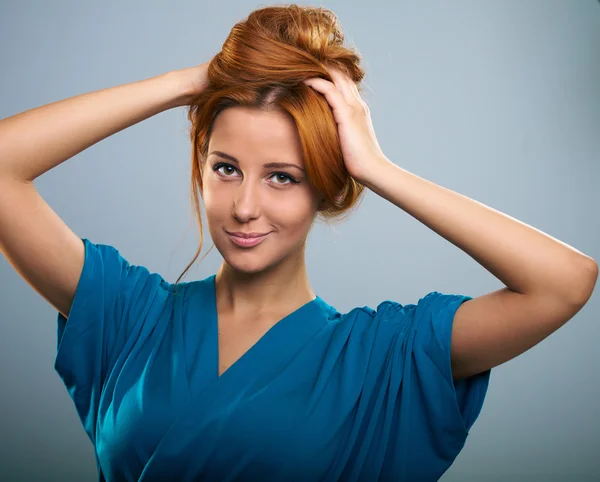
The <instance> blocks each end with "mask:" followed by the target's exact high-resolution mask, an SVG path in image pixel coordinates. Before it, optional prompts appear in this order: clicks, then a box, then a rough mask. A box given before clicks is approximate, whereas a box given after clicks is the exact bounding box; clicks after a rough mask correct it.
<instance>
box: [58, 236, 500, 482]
mask: <svg viewBox="0 0 600 482" xmlns="http://www.w3.org/2000/svg"><path fill="white" fill-rule="evenodd" d="M82 241H83V243H84V246H85V263H84V267H83V271H82V274H81V278H80V281H79V284H78V286H77V291H76V294H75V298H74V301H73V305H72V308H71V311H70V315H69V318H68V320H67V319H66V318H65V317H64V316H63V315H62V314H61V313H58V319H57V321H58V336H57V356H56V362H55V369H56V371H57V373H58V374H59V375H60V377H61V378H62V380H63V382H64V384H65V386H66V388H67V390H68V393H69V395H70V397H71V398H72V400H73V402H74V404H75V408H76V410H77V413H78V415H79V417H80V419H81V422H82V425H83V427H84V429H85V431H86V433H87V434H88V436H89V437H90V439H91V441H92V444H93V445H94V448H95V454H96V463H97V469H98V479H99V480H100V481H137V480H140V481H144V482H149V481H157V482H158V481H160V482H164V481H167V480H177V481H195V480H202V481H233V480H236V481H258V480H261V481H271V480H298V481H317V480H322V481H337V480H343V481H369V482H370V481H375V480H383V481H387V480H390V481H392V480H394V481H398V480H401V481H433V480H438V479H439V478H440V477H441V476H442V474H443V473H444V472H445V471H446V470H447V469H448V468H449V467H450V465H451V464H452V463H453V461H454V460H455V458H456V456H457V455H458V454H459V452H460V451H461V449H462V448H463V446H464V444H465V441H466V438H467V435H468V432H469V430H470V428H471V426H472V425H473V423H474V422H475V420H476V419H477V417H478V415H479V413H480V411H481V408H482V405H483V401H484V398H485V395H486V391H487V387H488V383H489V377H490V372H491V370H488V371H486V372H483V373H480V374H478V375H475V376H472V377H470V378H467V379H462V380H459V381H456V382H455V381H453V379H452V374H451V366H450V337H451V328H452V322H453V317H454V313H455V312H456V309H457V308H458V307H459V305H460V304H461V303H463V302H464V301H466V300H469V299H471V298H470V297H468V296H463V295H454V294H442V293H439V292H437V291H433V292H431V293H429V294H427V295H426V296H424V297H423V298H421V299H419V300H418V302H417V303H416V304H407V305H402V304H400V303H398V302H394V301H383V302H381V303H380V304H379V305H378V306H377V309H376V310H374V309H371V308H369V307H366V306H363V307H356V308H353V309H352V310H351V311H349V312H348V313H345V314H341V313H339V312H338V311H337V310H336V309H335V308H334V307H333V306H330V305H329V304H327V303H326V302H325V301H324V300H323V299H322V298H321V297H319V296H317V297H316V298H315V299H314V300H312V301H310V302H308V303H306V304H305V305H303V306H302V307H300V308H298V309H297V310H296V311H294V312H293V313H291V314H289V315H288V316H286V317H285V318H283V319H282V320H281V321H279V322H278V323H277V324H276V325H274V326H273V327H272V328H271V329H270V330H269V331H268V332H267V333H266V334H265V335H264V336H263V337H262V338H261V339H260V340H259V341H258V342H257V343H256V344H255V345H254V346H253V347H251V348H250V349H249V350H248V351H247V352H246V353H245V354H244V355H243V356H242V357H241V358H240V359H239V360H238V361H237V362H236V363H234V364H233V365H232V366H231V367H230V368H229V369H228V370H227V371H226V372H225V373H223V374H222V375H221V376H220V377H219V376H218V338H217V317H216V298H215V283H214V281H215V275H212V276H209V277H208V278H206V279H203V280H200V281H193V282H188V283H182V284H180V285H179V288H178V289H177V291H175V289H174V284H171V283H168V282H167V281H165V280H164V279H163V278H162V277H161V276H160V275H158V274H156V273H150V272H149V271H148V269H147V268H145V267H143V266H136V265H131V264H129V262H128V261H127V260H126V259H125V258H123V257H122V256H121V255H120V253H119V251H118V250H117V249H115V248H114V247H112V246H110V245H105V244H93V243H91V242H90V241H89V240H88V239H85V238H82Z"/></svg>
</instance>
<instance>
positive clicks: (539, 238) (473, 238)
mask: <svg viewBox="0 0 600 482" xmlns="http://www.w3.org/2000/svg"><path fill="white" fill-rule="evenodd" d="M379 166H380V168H379V169H376V170H375V172H372V173H370V174H369V177H368V179H365V180H363V181H362V182H363V183H364V184H365V185H366V186H367V187H369V188H370V189H371V190H372V191H374V192H376V193H377V194H379V195H380V196H382V197H383V198H385V199H387V200H388V201H390V202H392V203H393V204H395V205H396V206H398V207H399V208H401V209H402V210H404V211H406V212H407V213H408V214H410V215H411V216H413V217H414V218H416V219H418V220H419V221H421V222H422V223H423V224H425V225H426V226H428V227H429V228H431V229H432V230H433V231H435V232H436V233H437V234H439V235H441V236H442V237H444V238H445V239H447V240H448V241H450V242H451V243H452V244H454V245H455V246H457V247H458V248H460V249H462V250H463V251H465V252H466V253H467V254H468V255H469V256H471V257H472V258H473V259H474V260H475V261H477V262H478V263H479V264H481V265H482V266H483V267H484V268H486V269H487V270H488V271H489V272H490V273H492V274H493V275H494V276H495V277H497V278H498V279H499V280H500V281H502V282H503V283H504V284H505V285H506V287H507V288H509V289H511V290H513V291H516V292H519V293H523V294H544V295H548V294H553V295H557V296H565V297H568V299H570V300H576V301H583V302H585V301H587V299H588V298H589V296H590V295H591V292H592V290H593V288H594V284H595V282H596V279H597V276H598V266H597V264H596V263H595V262H594V260H593V259H592V258H590V257H589V256H587V255H584V254H583V253H581V252H579V251H577V250H576V249H575V248H572V247H570V246H568V245H566V244H565V243H563V242H561V241H558V240H556V239H554V238H552V237H551V236H549V235H547V234H545V233H543V232H541V231H539V230H537V229H535V228H533V227H531V226H528V225H527V224H525V223H523V222H521V221H518V220H516V219H514V218H512V217H510V216H508V215H506V214H503V213H501V212H499V211H496V210H494V209H492V208H490V207H488V206H485V205H484V204H481V203H479V202H477V201H474V200H472V199H470V198H468V197H466V196H463V195H461V194H459V193H457V192H454V191H451V190H449V189H446V188H444V187H442V186H439V185H437V184H435V183H433V182H431V181H428V180H426V179H423V178H421V177H419V176H416V175H414V174H412V173H410V172H408V171H406V170H404V169H402V168H400V167H398V166H396V165H395V164H393V163H391V162H389V161H387V160H384V161H383V162H381V163H380V164H379Z"/></svg>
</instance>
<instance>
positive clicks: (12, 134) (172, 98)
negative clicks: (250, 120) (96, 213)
mask: <svg viewBox="0 0 600 482" xmlns="http://www.w3.org/2000/svg"><path fill="white" fill-rule="evenodd" d="M198 74H202V70H198V68H193V67H192V68H189V69H183V70H178V71H173V72H168V73H166V74H162V75H159V76H156V77H152V78H150V79H146V80H142V81H138V82H134V83H131V84H126V85H121V86H117V87H112V88H108V89H104V90H100V91H96V92H92V93H88V94H83V95H79V96H76V97H72V98H69V99H66V100H62V101H59V102H54V103H52V104H48V105H44V106H42V107H37V108H35V109H32V110H28V111H26V112H23V113H20V114H17V115H14V116H12V117H9V118H6V119H3V120H1V121H0V253H2V255H3V256H4V257H5V258H6V259H7V260H8V262H9V263H10V264H11V266H12V267H13V268H14V269H15V271H16V272H17V273H18V274H19V275H21V277H22V278H23V279H24V280H25V281H27V283H28V284H29V285H30V286H31V287H32V288H33V289H34V290H35V291H36V292H38V293H39V294H40V295H41V296H42V297H43V298H45V299H46V301H48V302H49V303H50V304H51V305H52V306H54V307H55V308H56V309H57V310H58V311H59V312H61V313H62V314H63V315H64V316H65V317H68V316H69V311H70V309H71V305H72V302H73V300H74V298H75V293H76V290H77V286H78V283H79V279H80V276H81V272H82V270H83V266H84V260H85V252H84V245H83V243H82V241H81V239H80V237H79V236H77V235H76V234H75V233H74V232H73V231H71V229H69V227H68V226H67V225H66V224H65V223H64V222H63V221H62V219H61V218H60V217H59V216H58V215H57V214H56V213H55V212H54V211H53V210H52V209H51V208H50V206H49V205H48V204H47V203H46V202H45V201H44V199H43V198H42V197H41V196H40V194H39V193H38V191H37V189H36V188H35V186H34V183H33V180H34V179H35V178H37V177H38V176H40V175H42V174H43V173H45V172H46V171H49V170H50V169H52V168H54V167H56V166H58V165H59V164H61V163H62V162H64V161H65V160H66V159H69V158H70V157H73V156H74V155H76V154H77V153H79V152H81V151H83V150H84V149H86V148H88V147H90V146H91V145H93V144H95V143H97V142H99V141H100V140H102V139H104V138H106V137H108V136H110V135H112V134H114V133H116V132H118V131H120V130H123V129H125V128H126V127H129V126H131V125H133V124H135V123H137V122H140V121H142V120H144V119H146V118H149V117H151V116H152V115H154V114H157V113H159V112H161V111H164V110H167V109H170V108H172V107H177V106H183V105H185V104H186V103H187V101H188V99H189V97H190V96H191V95H194V92H193V89H194V88H197V87H198V85H199V84H201V82H200V81H199V79H200V77H198ZM191 76H192V77H191Z"/></svg>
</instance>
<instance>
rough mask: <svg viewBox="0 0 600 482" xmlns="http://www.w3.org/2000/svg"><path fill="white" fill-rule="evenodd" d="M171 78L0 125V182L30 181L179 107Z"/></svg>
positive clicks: (85, 97) (176, 83) (81, 98)
mask: <svg viewBox="0 0 600 482" xmlns="http://www.w3.org/2000/svg"><path fill="white" fill-rule="evenodd" d="M184 98H185V93H184V92H182V82H181V81H180V79H179V78H178V77H177V75H176V74H174V73H173V72H168V73H165V74H161V75H158V76H156V77H151V78H149V79H145V80H141V81H137V82H133V83H129V84H124V85H119V86H116V87H111V88H107V89H103V90H99V91H95V92H90V93H87V94H81V95H78V96H75V97H71V98H68V99H65V100H61V101H57V102H53V103H50V104H47V105H44V106H41V107H36V108H34V109H30V110H28V111H25V112H22V113H19V114H16V115H13V116H11V117H8V118H5V119H2V120H0V176H9V177H13V178H17V179H20V180H28V181H33V180H34V179H35V178H37V177H38V176H41V175H42V174H43V173H45V172H47V171H49V170H50V169H52V168H54V167H56V166H58V165H59V164H61V163H62V162H64V161H65V160H67V159H69V158H71V157H73V156H75V155H76V154H78V153H79V152H81V151H83V150H85V149H87V148H88V147H90V146H92V145H94V144H96V143H97V142H99V141H101V140H102V139H105V138H107V137H109V136H111V135H112V134H115V133H116V132H119V131H121V130H123V129H125V128H127V127H130V126H132V125H134V124H136V123H138V122H141V121H142V120H144V119H147V118H149V117H151V116H153V115H155V114H158V113H159V112H162V111H164V110H167V109H170V108H173V107H177V106H179V105H184V101H183V99H184Z"/></svg>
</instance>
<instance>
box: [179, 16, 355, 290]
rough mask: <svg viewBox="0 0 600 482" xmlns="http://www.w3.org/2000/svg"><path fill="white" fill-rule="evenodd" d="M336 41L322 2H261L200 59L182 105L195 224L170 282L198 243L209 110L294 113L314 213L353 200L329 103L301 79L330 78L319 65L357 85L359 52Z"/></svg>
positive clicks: (334, 211)
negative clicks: (316, 205)
mask: <svg viewBox="0 0 600 482" xmlns="http://www.w3.org/2000/svg"><path fill="white" fill-rule="evenodd" d="M343 42H344V35H343V33H342V29H341V26H340V25H339V23H338V19H337V17H336V16H335V14H334V13H333V12H331V11H330V10H328V9H325V8H323V7H318V8H317V7H307V6H298V5H280V6H275V7H266V8H261V9H258V10H254V11H253V12H252V13H251V14H250V15H249V16H248V17H247V18H246V19H245V20H243V21H241V22H239V23H237V24H236V25H235V26H234V27H233V28H232V30H231V32H230V34H229V36H228V37H227V39H226V40H225V42H224V44H223V47H222V50H221V51H220V52H219V53H218V54H217V55H215V57H214V58H213V59H212V60H211V62H210V64H209V66H208V81H209V82H208V87H207V88H206V89H204V91H203V92H202V93H201V94H199V95H198V96H197V97H196V98H194V99H193V101H192V102H191V103H190V104H191V105H190V107H189V112H188V119H189V120H190V123H191V125H190V139H191V141H192V177H191V198H192V204H193V206H194V209H195V212H196V217H197V220H198V224H199V227H200V244H199V247H198V250H197V251H196V254H195V256H194V258H193V259H192V261H191V262H190V263H189V264H188V265H187V267H186V269H185V270H184V271H183V273H182V274H181V275H180V276H179V278H178V279H177V281H176V283H175V284H176V285H177V283H178V282H179V280H180V279H181V278H182V277H183V275H184V274H185V273H186V272H187V271H188V269H189V268H190V267H191V266H192V264H193V263H194V261H195V260H196V259H197V258H198V256H199V255H200V252H201V251H202V244H203V234H202V215H201V211H200V202H199V197H198V193H200V194H202V170H203V166H204V164H205V162H206V156H207V151H208V143H209V139H210V135H211V132H212V128H213V124H214V121H215V118H216V117H217V115H218V114H219V113H220V112H222V111H223V110H224V109H226V108H228V107H232V106H245V107H252V108H256V109H262V110H270V109H279V110H282V111H283V112H286V113H287V114H288V115H289V116H290V117H291V118H292V119H293V120H294V122H295V124H296V127H297V129H298V133H299V137H300V141H301V149H302V155H303V160H304V164H305V169H306V174H307V180H308V182H310V184H311V186H312V187H313V189H314V190H315V192H316V193H317V195H319V196H320V198H322V199H324V200H325V201H324V203H323V207H322V208H321V209H319V211H318V212H317V217H320V218H321V219H323V220H324V221H328V220H333V219H336V220H340V219H344V218H345V215H347V214H348V213H349V211H350V210H351V209H352V208H353V207H355V206H356V205H357V203H358V201H359V199H360V197H361V194H362V193H363V191H364V186H363V185H361V184H359V183H358V182H356V181H355V180H354V179H353V178H352V177H351V176H350V175H349V174H348V172H347V170H346V168H345V166H344V162H343V158H342V153H341V149H340V143H339V136H338V131H337V125H336V122H335V120H334V118H333V114H332V111H331V108H330V106H329V104H328V102H327V100H326V99H325V97H324V96H322V95H321V94H319V93H317V92H316V91H314V90H313V89H311V88H310V87H308V86H307V85H305V84H304V83H302V81H303V80H305V79H308V78H310V77H322V78H325V79H327V80H329V81H331V82H333V79H332V78H331V76H330V75H329V72H328V71H327V66H332V67H336V68H338V69H339V70H341V71H342V72H344V73H346V74H347V75H348V76H349V77H350V78H351V79H352V80H353V81H354V82H355V83H356V84H357V87H359V83H360V82H361V81H362V80H363V78H364V76H365V72H364V70H363V69H362V68H361V67H360V65H359V63H360V60H361V57H360V54H359V53H358V52H356V51H355V50H354V49H351V48H349V47H345V46H343ZM359 90H360V87H359ZM209 251H210V250H209ZM207 254H208V253H207ZM205 256H206V255H205Z"/></svg>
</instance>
